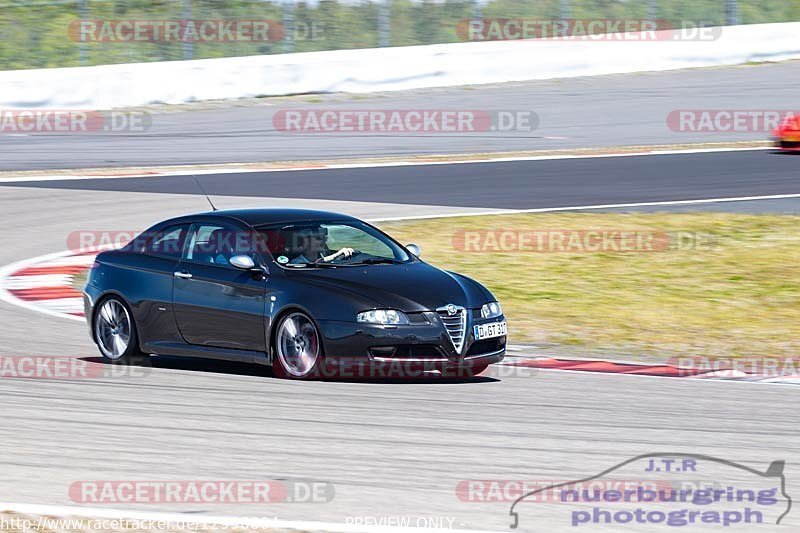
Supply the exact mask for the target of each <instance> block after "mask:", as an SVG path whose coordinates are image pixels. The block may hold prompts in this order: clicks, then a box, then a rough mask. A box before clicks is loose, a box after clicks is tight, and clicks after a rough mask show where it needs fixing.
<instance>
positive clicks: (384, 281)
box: [297, 261, 494, 312]
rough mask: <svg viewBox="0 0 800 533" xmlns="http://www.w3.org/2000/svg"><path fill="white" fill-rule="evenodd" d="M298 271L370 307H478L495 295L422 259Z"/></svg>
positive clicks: (418, 309) (417, 308) (327, 287)
mask: <svg viewBox="0 0 800 533" xmlns="http://www.w3.org/2000/svg"><path fill="white" fill-rule="evenodd" d="M297 274H298V275H302V276H303V281H304V282H307V283H309V284H314V285H317V286H320V287H324V288H325V289H327V290H331V291H341V292H346V293H348V295H349V296H351V297H352V296H355V295H357V296H358V297H360V298H361V299H363V302H364V305H365V306H367V307H374V308H392V309H399V310H401V311H405V312H415V311H428V310H435V309H437V308H439V307H442V306H444V305H447V304H455V305H459V306H462V307H466V308H477V307H480V306H481V305H483V304H485V303H486V302H488V301H491V300H493V299H494V298H493V297H492V294H491V293H490V292H489V291H488V290H487V289H486V288H485V287H484V286H483V285H481V284H480V283H478V282H476V281H474V280H472V279H470V278H468V277H466V276H462V275H460V274H456V273H453V272H446V271H444V270H440V269H438V268H436V267H434V266H431V265H429V264H427V263H424V262H422V261H415V262H413V263H405V264H401V265H369V266H365V267H355V266H353V267H350V266H345V267H338V268H335V269H333V268H331V269H313V270H312V269H309V270H303V271H302V272H298V273H297Z"/></svg>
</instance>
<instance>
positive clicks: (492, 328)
mask: <svg viewBox="0 0 800 533" xmlns="http://www.w3.org/2000/svg"><path fill="white" fill-rule="evenodd" d="M473 330H474V332H475V340H476V341H479V340H483V339H491V338H493V337H502V336H503V335H505V334H506V323H505V322H492V323H491V324H479V325H477V326H474V327H473Z"/></svg>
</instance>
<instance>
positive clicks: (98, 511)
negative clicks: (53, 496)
mask: <svg viewBox="0 0 800 533" xmlns="http://www.w3.org/2000/svg"><path fill="white" fill-rule="evenodd" d="M3 511H11V512H14V513H20V514H27V515H43V516H53V517H62V516H63V517H66V516H70V517H85V518H87V519H91V518H107V519H118V520H125V519H128V520H141V521H152V522H159V521H163V522H168V523H170V524H181V523H184V524H185V523H194V524H204V525H207V526H216V527H222V526H225V527H226V528H233V527H237V526H247V527H252V528H254V529H256V528H263V529H266V530H270V529H284V530H285V529H289V530H298V531H328V532H332V533H401V532H403V533H405V532H411V533H442V531H447V532H449V533H499V532H490V531H480V530H475V529H469V530H465V529H449V528H446V529H443V528H431V527H403V526H381V525H372V524H371V525H356V524H337V523H333V522H312V521H306V520H278V519H273V518H267V519H264V518H255V517H246V516H211V515H199V514H193V513H191V514H183V513H166V512H149V511H122V510H118V509H106V508H92V507H77V506H61V505H36V504H27V503H6V502H0V512H3ZM376 518H380V517H376ZM265 526H266V527H265Z"/></svg>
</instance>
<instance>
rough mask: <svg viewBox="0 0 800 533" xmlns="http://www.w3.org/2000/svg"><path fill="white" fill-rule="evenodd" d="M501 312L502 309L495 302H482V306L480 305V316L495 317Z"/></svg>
mask: <svg viewBox="0 0 800 533" xmlns="http://www.w3.org/2000/svg"><path fill="white" fill-rule="evenodd" d="M502 314H503V309H502V308H501V307H500V304H499V303H497V302H489V303H488V304H483V307H481V316H482V317H483V318H496V317H498V316H500V315H502Z"/></svg>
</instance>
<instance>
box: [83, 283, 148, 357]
mask: <svg viewBox="0 0 800 533" xmlns="http://www.w3.org/2000/svg"><path fill="white" fill-rule="evenodd" d="M97 305H98V307H97V311H96V312H95V314H94V324H93V325H92V336H93V337H94V342H95V344H97V347H98V348H99V349H100V353H101V354H102V355H103V357H104V358H105V359H106V360H108V361H110V362H112V363H114V364H127V365H130V364H138V363H140V362H141V361H143V360H144V359H146V358H147V356H146V355H145V354H143V353H142V352H141V351H140V350H139V337H138V335H137V334H136V323H135V322H134V319H133V313H131V310H130V309H129V308H128V305H127V304H126V303H125V302H124V301H122V299H121V298H119V297H117V296H109V297H108V298H105V299H104V300H101V301H100V302H99V303H98V304H97Z"/></svg>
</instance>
